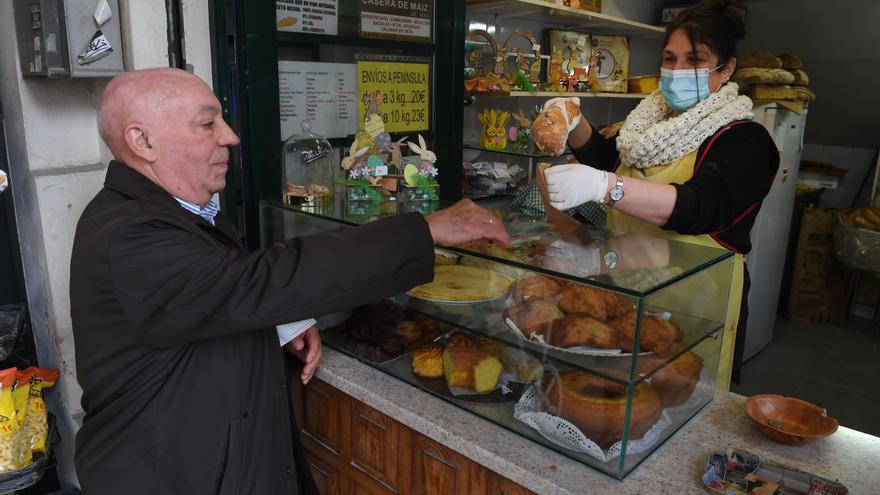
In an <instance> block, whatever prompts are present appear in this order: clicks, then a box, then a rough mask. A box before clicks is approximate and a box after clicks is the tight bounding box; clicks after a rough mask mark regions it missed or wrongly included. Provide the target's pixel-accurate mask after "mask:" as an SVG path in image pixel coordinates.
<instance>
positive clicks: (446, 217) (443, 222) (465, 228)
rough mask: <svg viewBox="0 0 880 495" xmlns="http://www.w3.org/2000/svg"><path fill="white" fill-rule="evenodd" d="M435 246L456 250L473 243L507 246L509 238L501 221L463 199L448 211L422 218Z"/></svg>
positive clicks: (444, 210) (487, 211)
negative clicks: (425, 221) (428, 228)
mask: <svg viewBox="0 0 880 495" xmlns="http://www.w3.org/2000/svg"><path fill="white" fill-rule="evenodd" d="M425 220H427V221H428V227H430V229H431V237H433V238H434V244H437V245H438V246H455V245H456V244H461V243H463V242H467V241H473V240H476V239H484V238H485V239H492V240H494V241H497V242H500V243H501V244H503V245H505V246H507V245H508V244H510V236H509V235H508V234H507V231H506V230H505V229H504V226H503V225H501V219H500V218H498V217H496V216H495V215H493V214H492V212H490V211H489V210H487V209H485V208H480V207H479V206H477V205H476V204H474V202H473V201H471V200H469V199H463V200H461V201H459V202H458V203H455V204H454V205H452V206H450V207H449V208H446V209H443V210H440V211H437V212H434V213H431V214H430V215H427V216H425Z"/></svg>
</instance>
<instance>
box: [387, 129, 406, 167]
mask: <svg viewBox="0 0 880 495" xmlns="http://www.w3.org/2000/svg"><path fill="white" fill-rule="evenodd" d="M407 139H408V137H407V136H403V137H402V138H400V139H398V140H397V141H395V142H393V143H391V166H392V167H394V170H395V171H396V172H394V173H397V174H399V173H401V171H402V170H403V166H402V165H403V153H401V151H400V145H402V144H403V142H404V141H406V140H407Z"/></svg>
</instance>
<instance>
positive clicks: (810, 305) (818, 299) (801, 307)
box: [785, 208, 846, 323]
mask: <svg viewBox="0 0 880 495" xmlns="http://www.w3.org/2000/svg"><path fill="white" fill-rule="evenodd" d="M837 213H838V212H837V210H834V209H830V208H806V209H805V210H804V215H803V218H802V219H801V228H800V235H799V236H798V243H797V249H796V251H795V258H794V267H793V270H792V276H791V288H790V291H789V297H788V304H787V306H786V310H785V317H786V318H788V319H789V320H791V321H799V322H805V323H840V322H842V321H843V320H844V317H845V309H846V308H845V306H846V295H845V294H846V290H845V284H844V279H843V270H842V267H841V265H840V263H838V261H837V255H836V254H835V253H834V229H835V227H836V226H837Z"/></svg>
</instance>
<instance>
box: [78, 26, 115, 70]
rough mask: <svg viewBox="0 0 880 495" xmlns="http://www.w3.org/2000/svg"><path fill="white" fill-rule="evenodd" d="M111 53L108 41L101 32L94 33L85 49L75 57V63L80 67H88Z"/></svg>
mask: <svg viewBox="0 0 880 495" xmlns="http://www.w3.org/2000/svg"><path fill="white" fill-rule="evenodd" d="M112 51H113V47H112V46H110V41H109V40H108V39H107V37H106V36H104V33H102V32H101V30H100V29H99V30H97V31H95V34H93V35H92V40H91V41H89V44H88V45H86V47H85V49H84V50H83V51H82V52H80V54H79V55H77V56H76V61H77V62H79V64H80V65H88V64H90V63H92V62H94V61H96V60H100V59H102V58H104V57H106V56H107V55H110V53H111V52H112Z"/></svg>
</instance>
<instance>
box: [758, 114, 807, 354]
mask: <svg viewBox="0 0 880 495" xmlns="http://www.w3.org/2000/svg"><path fill="white" fill-rule="evenodd" d="M754 111H755V121H756V122H759V123H761V124H763V125H764V127H766V128H767V130H768V131H769V132H770V135H771V136H773V140H774V141H775V142H776V146H777V148H779V156H780V160H779V171H778V172H777V173H776V178H775V179H774V181H773V186H772V188H771V189H770V193H769V194H768V195H767V197H766V198H765V199H764V204H763V206H762V207H761V212H760V213H759V214H758V217H757V219H756V220H755V225H754V226H753V227H752V251H751V252H750V253H749V254H748V257H747V258H746V265H747V267H748V270H749V276H750V277H751V282H752V287H751V291H750V292H749V318H748V324H747V332H746V341H745V348H744V350H743V361H746V360H748V359H749V358H751V357H753V356H754V355H755V354H757V353H758V352H759V351H760V350H761V349H763V348H764V347H765V346H767V344H769V343H770V342H771V341H772V340H773V328H774V326H775V325H776V310H777V305H778V303H779V291H780V288H781V286H782V271H783V267H784V265H785V253H786V246H787V245H788V233H789V227H790V226H791V216H792V210H793V209H794V196H795V189H796V186H797V178H798V170H799V168H800V163H801V151H802V150H803V148H804V143H803V139H804V127H805V125H806V120H807V110H806V109H804V110H803V112H802V113H801V114H800V115H798V114H796V113H794V112H792V111H791V110H788V109H786V108H784V107H782V106H780V105H779V104H777V103H762V104H759V105H756V106H755V109H754Z"/></svg>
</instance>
